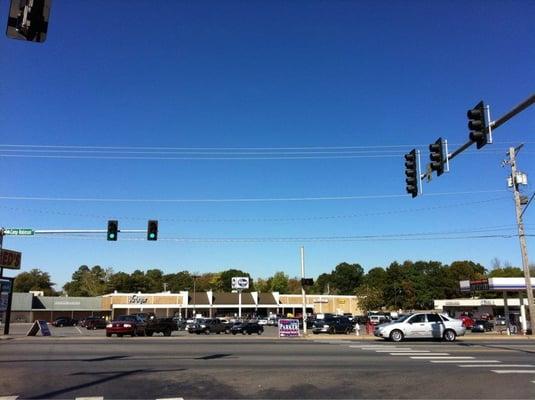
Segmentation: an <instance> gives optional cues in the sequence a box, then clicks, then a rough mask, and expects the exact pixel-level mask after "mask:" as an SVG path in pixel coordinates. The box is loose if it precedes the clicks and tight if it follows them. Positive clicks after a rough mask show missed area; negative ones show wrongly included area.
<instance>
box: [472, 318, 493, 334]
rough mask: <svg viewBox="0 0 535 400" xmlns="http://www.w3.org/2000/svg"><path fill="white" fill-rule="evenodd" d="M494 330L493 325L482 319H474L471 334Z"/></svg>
mask: <svg viewBox="0 0 535 400" xmlns="http://www.w3.org/2000/svg"><path fill="white" fill-rule="evenodd" d="M493 329H494V324H493V323H492V322H490V321H486V320H484V319H476V320H475V321H474V324H473V326H472V332H491V331H492V330H493Z"/></svg>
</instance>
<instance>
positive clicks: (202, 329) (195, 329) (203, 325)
mask: <svg viewBox="0 0 535 400" xmlns="http://www.w3.org/2000/svg"><path fill="white" fill-rule="evenodd" d="M229 331H230V327H229V326H228V324H224V323H223V322H222V321H221V320H220V319H219V318H207V319H205V320H202V321H199V322H198V323H195V324H192V325H191V326H190V329H189V333H196V334H197V335H199V334H201V333H204V334H206V335H209V334H210V333H212V332H213V333H217V334H218V335H219V334H220V333H222V332H223V333H229Z"/></svg>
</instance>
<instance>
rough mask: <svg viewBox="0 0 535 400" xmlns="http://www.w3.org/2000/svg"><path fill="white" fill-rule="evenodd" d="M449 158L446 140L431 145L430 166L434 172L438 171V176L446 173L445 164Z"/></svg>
mask: <svg viewBox="0 0 535 400" xmlns="http://www.w3.org/2000/svg"><path fill="white" fill-rule="evenodd" d="M447 158H448V155H447V154H446V151H445V146H444V139H442V138H438V139H437V141H436V142H435V143H433V144H430V145H429V159H430V160H431V162H430V163H429V166H430V167H431V170H432V171H437V176H440V175H442V174H443V173H444V164H445V163H446V160H447Z"/></svg>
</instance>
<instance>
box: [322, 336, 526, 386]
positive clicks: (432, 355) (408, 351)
mask: <svg viewBox="0 0 535 400" xmlns="http://www.w3.org/2000/svg"><path fill="white" fill-rule="evenodd" d="M315 342H317V343H323V344H333V345H341V346H347V347H349V348H351V349H355V350H361V351H363V352H374V353H378V354H380V355H387V354H388V355H390V356H392V357H396V358H400V357H408V358H409V359H410V360H414V361H415V362H418V361H419V362H430V363H433V364H445V365H452V364H453V365H456V366H458V367H459V368H478V369H488V371H489V372H492V373H495V374H501V375H503V374H525V375H535V365H534V364H505V363H502V362H501V361H500V360H493V359H484V358H479V357H476V356H464V355H463V356H460V355H454V354H452V353H450V352H443V351H433V350H429V349H422V348H418V349H414V348H413V347H408V346H406V345H404V346H398V345H392V344H386V343H366V344H355V342H351V341H347V340H315ZM418 347H419V346H418ZM530 382H532V383H535V380H532V381H530Z"/></svg>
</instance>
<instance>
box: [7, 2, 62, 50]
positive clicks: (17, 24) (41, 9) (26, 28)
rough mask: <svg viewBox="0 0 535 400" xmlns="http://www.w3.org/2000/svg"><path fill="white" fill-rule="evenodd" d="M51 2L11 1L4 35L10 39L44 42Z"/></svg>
mask: <svg viewBox="0 0 535 400" xmlns="http://www.w3.org/2000/svg"><path fill="white" fill-rule="evenodd" d="M51 2H52V0H11V6H10V7H9V17H8V20H7V30H6V35H7V36H8V37H9V38H12V39H20V40H28V41H30V42H44V41H45V39H46V33H47V31H48V17H49V15H50V3H51Z"/></svg>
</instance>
